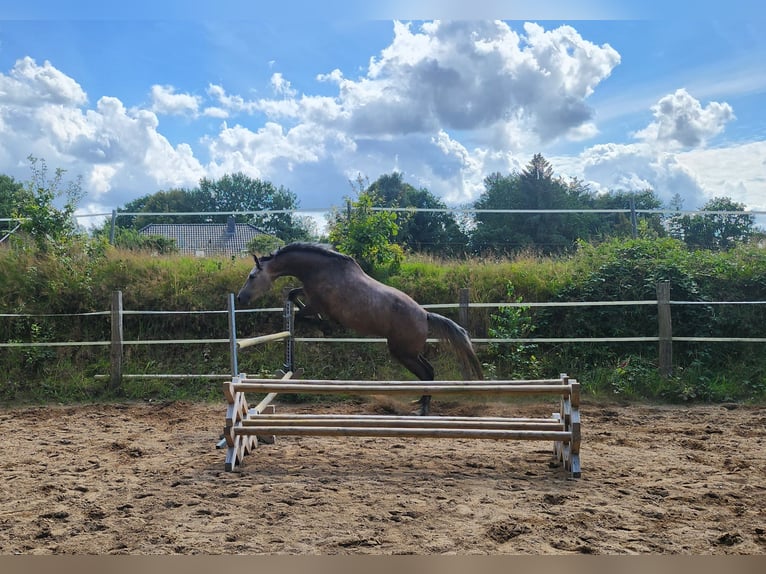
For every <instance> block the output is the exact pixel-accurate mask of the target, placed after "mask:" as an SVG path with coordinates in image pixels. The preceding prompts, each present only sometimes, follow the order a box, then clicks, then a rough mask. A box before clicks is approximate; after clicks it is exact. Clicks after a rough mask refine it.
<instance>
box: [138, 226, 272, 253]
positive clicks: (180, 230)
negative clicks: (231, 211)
mask: <svg viewBox="0 0 766 574" xmlns="http://www.w3.org/2000/svg"><path fill="white" fill-rule="evenodd" d="M138 232H139V233H140V234H141V235H161V236H163V237H167V238H168V239H174V240H175V242H176V247H178V250H179V251H180V252H181V253H192V254H199V255H232V254H240V253H247V252H248V250H247V245H248V243H250V242H251V241H252V240H253V238H255V237H257V236H259V235H265V234H264V232H263V231H262V230H260V229H258V228H257V227H256V226H255V225H252V224H250V223H234V222H232V221H229V223H150V224H149V225H147V226H146V227H143V228H141V229H140V230H139V231H138Z"/></svg>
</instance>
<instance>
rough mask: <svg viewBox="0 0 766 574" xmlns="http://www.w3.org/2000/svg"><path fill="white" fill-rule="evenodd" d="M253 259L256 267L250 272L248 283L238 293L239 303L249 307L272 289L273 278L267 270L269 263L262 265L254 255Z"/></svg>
mask: <svg viewBox="0 0 766 574" xmlns="http://www.w3.org/2000/svg"><path fill="white" fill-rule="evenodd" d="M253 259H255V267H253V269H252V271H250V274H249V275H248V276H247V281H245V284H244V285H243V286H242V289H240V290H239V293H237V301H239V302H240V303H241V304H242V305H247V304H248V303H250V301H252V300H253V299H255V298H257V297H260V296H261V295H263V294H264V293H266V292H267V291H268V290H269V289H271V283H272V278H271V275H269V272H268V271H267V270H266V267H267V265H268V263H266V262H264V263H261V261H259V260H258V257H256V256H255V255H253Z"/></svg>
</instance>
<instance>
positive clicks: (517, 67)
mask: <svg viewBox="0 0 766 574" xmlns="http://www.w3.org/2000/svg"><path fill="white" fill-rule="evenodd" d="M524 32H525V34H524V35H519V34H517V33H516V32H514V31H513V30H512V29H511V28H510V27H509V26H508V25H507V24H505V23H504V22H429V23H425V24H423V25H421V26H420V27H419V29H418V30H415V31H414V30H413V25H412V24H404V23H401V22H396V23H395V24H394V39H393V41H392V43H391V45H390V46H388V47H386V48H385V49H384V50H382V51H381V53H380V56H379V57H377V58H375V57H373V58H371V60H370V63H369V66H368V69H367V74H366V75H365V76H364V77H362V78H360V79H358V80H351V79H348V78H346V77H344V76H343V74H342V73H341V72H340V71H339V70H333V71H332V72H330V73H328V74H323V75H321V74H320V75H319V76H318V79H319V80H321V81H326V82H334V83H336V84H337V85H338V89H339V93H338V97H337V101H338V103H339V105H340V106H341V107H342V109H343V112H344V113H343V114H339V115H336V116H335V118H334V119H335V120H343V123H342V124H341V125H342V126H343V128H344V129H346V130H347V131H349V132H350V133H351V134H354V135H356V136H359V137H382V136H398V135H403V134H410V133H429V134H436V133H438V132H439V130H441V129H446V130H450V131H452V130H482V129H486V128H490V129H489V130H488V131H487V133H488V134H490V133H491V134H493V135H494V136H498V135H502V134H503V133H508V132H513V131H514V130H518V129H520V130H521V131H523V132H524V133H525V134H526V139H527V140H528V141H529V140H530V139H532V140H534V139H537V140H542V141H547V140H551V139H555V138H557V137H565V136H567V135H568V134H570V133H571V134H572V135H574V136H575V137H578V138H581V137H582V132H583V130H585V131H586V132H587V133H593V131H594V130H593V127H592V125H590V123H589V122H590V121H591V119H592V117H593V111H592V110H591V109H590V108H589V107H588V106H587V105H586V103H585V100H586V99H587V97H588V96H590V95H591V94H592V92H593V90H594V89H595V87H596V86H597V85H598V84H599V83H600V82H601V81H602V80H603V79H604V78H606V77H608V76H609V74H610V73H611V71H612V69H613V68H614V67H615V66H616V65H617V64H618V63H619V61H620V57H619V54H618V53H617V52H616V51H615V50H614V49H613V48H611V47H610V46H609V45H606V44H605V45H603V46H597V45H595V44H593V43H591V42H588V41H586V40H584V39H583V38H582V37H581V36H580V35H579V34H578V33H577V32H576V30H574V28H571V27H569V26H562V27H559V28H556V29H554V30H551V31H546V30H544V29H543V28H542V27H541V26H538V25H536V24H525V26H524ZM318 121H319V120H318ZM488 144H489V145H493V146H495V147H504V146H506V145H508V142H507V141H500V140H490V141H489V142H488Z"/></svg>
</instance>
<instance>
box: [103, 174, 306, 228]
mask: <svg viewBox="0 0 766 574" xmlns="http://www.w3.org/2000/svg"><path fill="white" fill-rule="evenodd" d="M297 208H298V199H297V196H296V195H295V194H294V193H293V192H291V191H289V190H288V189H286V188H284V187H281V186H280V187H278V188H277V187H275V186H274V185H273V184H272V183H271V182H268V181H263V180H260V179H255V178H251V177H249V176H247V175H245V174H243V173H235V174H232V175H228V174H227V175H224V176H223V177H221V178H219V179H217V180H216V179H208V178H202V179H201V180H200V183H199V187H196V188H193V189H184V188H177V189H171V190H168V191H158V192H156V193H153V194H150V195H146V196H143V197H140V198H138V199H136V200H133V201H131V202H130V203H128V204H126V205H125V207H124V208H123V209H122V211H128V212H135V213H140V212H146V213H168V214H170V215H151V216H149V215H147V216H141V215H138V216H121V217H119V218H118V219H117V225H118V226H119V227H128V228H132V229H141V228H142V227H144V226H146V225H148V224H149V223H224V222H226V220H227V217H228V216H229V214H230V213H233V212H251V213H249V214H244V213H242V214H239V215H237V216H236V219H237V221H238V222H240V223H252V224H253V225H255V226H256V227H259V228H260V229H262V230H263V231H264V232H266V233H269V234H272V235H275V236H277V237H279V238H280V239H281V240H282V241H284V242H290V241H299V240H304V239H308V238H309V236H310V235H311V231H312V229H313V224H312V222H311V220H310V218H308V217H301V216H297V215H295V214H294V213H292V212H293V211H294V210H296V209H297ZM263 211H269V212H272V211H280V213H257V212H263ZM190 212H203V213H209V214H211V215H172V214H173V213H190ZM252 212H256V213H252ZM217 213H220V215H216V214H217ZM104 232H105V229H104V230H102V233H104Z"/></svg>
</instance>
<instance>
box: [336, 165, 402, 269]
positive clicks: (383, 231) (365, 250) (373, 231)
mask: <svg viewBox="0 0 766 574" xmlns="http://www.w3.org/2000/svg"><path fill="white" fill-rule="evenodd" d="M357 182H358V184H359V186H360V189H361V184H362V182H363V180H362V178H361V177H359V178H357ZM352 186H353V184H352ZM347 201H348V209H347V211H346V212H345V213H343V212H341V211H339V210H334V211H333V212H332V213H331V214H330V215H329V217H328V228H329V239H330V241H331V242H332V244H333V245H334V246H335V248H336V249H337V250H338V251H340V252H341V253H345V254H347V255H351V256H352V257H354V258H355V259H356V260H357V262H358V263H359V265H360V266H361V267H362V269H364V270H365V272H367V273H369V274H371V275H377V276H385V275H387V274H390V273H394V272H396V271H397V270H398V268H399V265H400V264H401V262H402V259H403V257H404V252H403V250H402V248H401V246H399V245H397V244H396V243H394V239H395V238H396V236H397V234H398V232H399V227H398V225H397V224H396V220H397V214H396V213H394V212H392V211H374V210H373V207H375V206H376V204H378V203H379V202H380V199H379V198H377V197H376V196H375V194H374V193H373V192H370V191H360V192H359V195H358V198H357V200H356V201H353V202H352V201H351V200H350V199H348V198H347Z"/></svg>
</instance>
